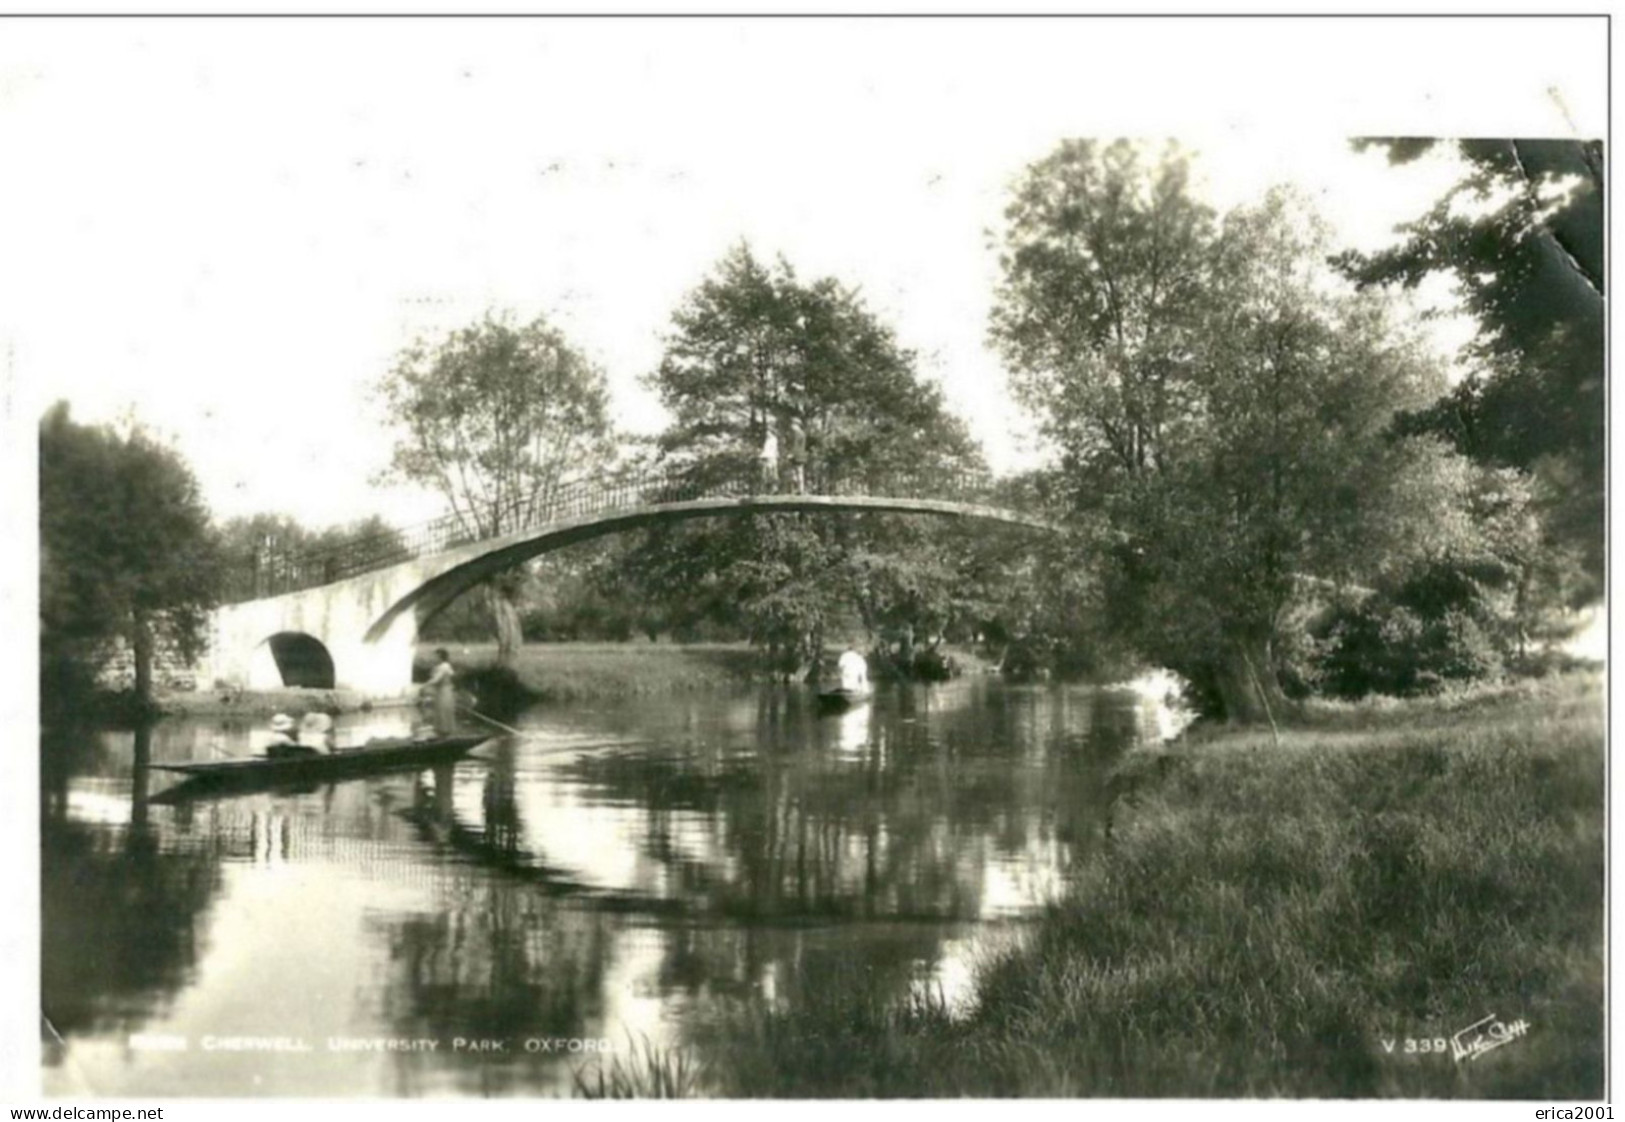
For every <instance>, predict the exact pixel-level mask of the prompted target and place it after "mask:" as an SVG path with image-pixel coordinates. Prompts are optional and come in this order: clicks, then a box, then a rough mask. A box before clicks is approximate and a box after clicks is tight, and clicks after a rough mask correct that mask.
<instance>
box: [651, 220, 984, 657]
mask: <svg viewBox="0 0 1625 1122" xmlns="http://www.w3.org/2000/svg"><path fill="white" fill-rule="evenodd" d="M672 323H673V330H672V332H671V334H670V336H669V338H668V340H667V345H666V354H665V357H664V359H663V361H662V362H661V365H660V367H659V369H658V371H657V372H656V373H655V374H654V376H653V378H652V380H651V381H652V384H653V386H654V388H655V389H656V390H657V391H658V392H659V394H660V398H661V401H662V402H663V403H664V404H665V406H666V408H667V409H668V410H669V411H670V413H671V415H672V418H673V420H672V424H671V425H670V427H669V428H668V429H667V430H666V432H664V433H663V434H662V435H661V436H660V438H659V440H658V442H657V450H658V455H659V457H660V459H661V461H662V462H663V463H664V464H666V465H668V466H669V467H670V468H671V469H672V470H675V471H677V472H679V473H681V474H684V475H687V476H689V477H690V478H692V479H694V480H695V481H697V482H702V483H705V484H707V485H712V484H716V483H719V482H725V481H734V482H742V483H745V484H747V485H749V486H752V487H757V488H761V489H766V490H781V491H806V492H809V493H838V492H849V493H884V490H885V488H887V487H888V486H889V485H891V484H893V483H895V482H896V481H897V480H898V479H899V478H900V477H914V476H923V477H926V478H931V477H940V476H942V475H944V474H947V473H967V472H970V473H975V472H980V471H981V470H982V464H981V458H980V456H979V454H978V451H977V449H976V446H975V444H974V442H973V441H972V440H971V438H970V436H969V434H968V432H967V430H966V428H965V426H964V424H963V423H962V422H960V421H959V420H958V419H957V418H955V417H953V416H951V415H950V414H949V413H948V412H947V410H946V408H945V407H944V405H943V400H942V394H941V391H940V390H939V389H938V388H937V387H936V386H934V385H931V384H930V383H927V382H925V381H923V380H922V379H921V378H920V377H919V375H918V373H917V371H916V368H915V358H914V355H913V354H912V353H911V352H909V351H908V350H906V349H904V348H902V347H901V346H899V345H898V343H897V341H896V338H895V337H894V335H893V334H892V332H891V331H890V330H889V329H888V328H886V327H885V326H883V325H882V324H881V323H880V322H879V321H878V320H877V319H876V318H875V316H874V314H873V313H872V312H871V311H870V310H869V309H868V308H867V307H866V306H865V305H864V304H863V302H862V300H861V298H860V297H859V295H858V294H857V293H856V292H855V291H853V290H851V289H849V288H846V287H844V286H842V285H841V284H840V283H839V282H837V281H836V280H834V279H832V278H823V279H820V280H816V281H812V282H810V283H809V282H804V281H802V280H801V279H799V278H798V277H797V276H796V274H795V271H794V270H793V269H792V268H791V267H790V265H789V264H788V263H787V262H785V261H783V260H780V261H778V262H777V263H775V264H773V265H768V264H765V263H763V262H761V261H760V260H758V259H757V258H756V256H755V255H754V254H753V253H752V252H751V251H750V250H749V248H747V247H744V246H740V247H738V248H736V249H735V250H733V251H732V252H731V253H729V254H728V256H727V257H725V258H724V259H723V261H722V262H721V263H720V264H719V265H718V267H717V269H716V270H715V271H714V272H713V274H712V275H711V276H709V277H708V278H706V279H705V280H704V281H703V282H701V284H700V285H699V287H698V288H696V289H695V290H694V292H692V293H691V294H690V295H689V297H688V298H687V299H686V300H685V301H684V303H683V304H682V306H681V307H680V308H679V309H678V310H677V312H676V313H675V314H674V316H673V319H672ZM932 532H933V531H931V530H930V529H925V528H922V527H920V526H918V525H911V524H910V522H909V520H904V519H897V518H887V517H880V516H862V517H859V516H849V517H842V518H837V517H831V516H816V517H814V516H803V515H795V516H773V517H761V518H755V519H750V520H727V521H725V522H718V523H713V524H708V525H693V526H687V527H680V528H675V529H672V530H669V531H665V532H660V533H655V534H651V535H650V536H649V538H648V539H647V540H646V542H645V544H644V545H643V546H642V547H641V548H640V549H639V550H638V551H636V552H635V553H634V554H633V555H631V556H630V557H629V558H628V564H629V565H631V566H632V568H633V570H634V571H635V572H636V573H637V574H638V580H639V583H641V584H643V585H644V586H645V587H647V588H648V589H650V592H651V595H653V596H656V597H660V598H663V599H666V600H668V601H671V602H673V611H672V613H671V615H672V617H673V618H674V619H687V620H688V621H690V622H692V621H693V620H695V619H696V618H698V617H709V618H712V619H717V620H724V621H726V622H727V623H728V624H729V625H731V626H734V627H737V628H739V629H740V630H741V631H743V632H744V633H746V634H748V635H749V636H750V637H751V638H752V639H753V640H754V641H755V642H757V643H758V644H760V645H761V646H763V647H764V648H766V649H767V651H768V652H769V657H770V659H771V660H773V661H774V662H775V664H776V665H778V666H779V668H780V669H783V670H785V671H787V672H788V671H789V670H791V669H793V668H796V667H799V666H801V665H804V664H805V663H806V662H807V661H808V660H809V659H811V658H813V657H815V656H816V654H817V652H818V651H819V650H820V649H821V647H822V642H823V636H824V634H825V633H826V632H827V631H833V630H837V629H845V630H847V631H849V632H850V631H852V630H855V629H857V628H858V627H862V628H864V629H865V630H868V631H869V632H871V633H874V632H875V631H877V630H879V629H882V628H885V627H886V626H888V625H893V626H909V625H910V623H911V622H912V623H915V624H918V625H919V626H921V627H922V628H923V627H929V626H932V622H931V621H935V620H938V619H940V618H941V617H942V616H943V615H944V614H945V613H946V612H949V611H950V610H951V609H950V608H948V607H947V606H946V605H945V602H944V597H945V595H946V594H945V592H944V582H945V581H946V580H947V574H946V572H945V570H944V569H943V567H942V564H941V559H940V557H939V556H934V555H933V554H934V551H933V548H932V547H931V545H930V543H931V542H932V541H933V540H934V539H933V538H932V537H931V534H932Z"/></svg>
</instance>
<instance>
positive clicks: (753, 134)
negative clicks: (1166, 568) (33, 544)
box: [0, 20, 1605, 524]
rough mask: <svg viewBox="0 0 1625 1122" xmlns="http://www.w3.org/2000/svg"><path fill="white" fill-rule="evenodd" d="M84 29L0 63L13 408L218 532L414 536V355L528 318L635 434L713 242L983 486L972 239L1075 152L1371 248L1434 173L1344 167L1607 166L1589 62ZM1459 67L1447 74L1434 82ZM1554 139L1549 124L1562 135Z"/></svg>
mask: <svg viewBox="0 0 1625 1122" xmlns="http://www.w3.org/2000/svg"><path fill="white" fill-rule="evenodd" d="M1463 26H1464V25H1461V24H1457V25H1454V26H1436V25H1435V23H1434V21H1416V22H1411V23H1406V24H1402V25H1398V26H1397V27H1396V26H1395V25H1393V24H1389V23H1385V22H1383V21H1370V20H1367V21H1345V20H1320V21H1309V22H1303V21H1300V22H1288V23H1283V22H1258V21H1224V22H1214V21H1204V20H1185V21H1117V20H1099V21H1090V20H1065V21H1051V20H1044V21H1016V20H1011V21H998V20H974V21H894V20H888V21H868V22H863V21H797V20H785V21H756V22H751V21H647V20H642V21H618V22H592V21H586V22H581V21H576V22H546V21H526V22H479V21H430V22H419V23H412V22H350V21H336V22H325V23H314V24H313V23H300V22H264V21H249V20H244V21H237V22H167V23H154V22H149V23H142V22H131V23H121V22H80V23H31V24H11V25H8V26H7V27H6V28H5V31H6V34H5V35H4V36H3V37H0V153H4V156H3V159H4V162H5V168H6V170H5V171H4V173H3V176H0V369H4V370H7V372H8V373H9V375H10V385H9V386H8V396H9V400H10V404H11V411H12V413H11V417H10V419H9V422H8V423H11V424H17V425H19V431H21V432H24V433H26V432H28V431H29V430H30V429H31V427H32V425H33V424H34V423H35V421H36V420H37V418H38V416H39V414H40V412H41V411H43V409H44V408H45V407H46V406H47V405H48V404H49V403H50V402H51V401H52V400H55V399H56V398H58V397H65V398H67V399H68V400H69V401H70V402H71V403H72V406H73V410H74V413H75V415H76V416H78V417H79V418H81V419H88V420H101V419H110V418H113V417H115V416H118V415H119V414H121V413H125V412H130V411H133V413H134V415H135V416H137V417H139V418H140V419H141V420H142V421H144V422H146V423H148V424H149V425H152V426H154V427H157V428H158V429H160V430H162V431H163V432H165V433H167V434H169V435H171V436H172V438H173V439H174V441H175V443H176V445H177V446H178V447H179V449H180V450H181V451H182V452H183V454H184V455H185V456H186V457H187V458H188V460H189V461H190V462H191V463H192V464H193V465H194V467H195V468H196V469H197V471H198V473H199V476H200V478H201V479H202V481H203V483H204V488H205V493H206V497H207V499H208V501H209V503H210V505H211V507H212V508H213V509H214V510H215V512H216V513H217V514H218V515H220V516H222V517H229V516H232V515H237V514H247V513H252V512H255V511H259V510H281V511H287V512H289V513H292V514H294V515H296V516H298V517H299V518H301V519H303V520H305V521H307V522H309V523H311V524H325V523H328V522H333V521H339V520H347V519H350V518H355V517H360V516H363V515H365V514H369V513H373V512H378V513H382V514H384V515H385V516H386V517H388V518H391V519H392V520H397V521H399V520H407V519H412V518H419V517H425V516H428V515H430V514H432V513H435V507H434V505H433V504H432V503H425V501H424V500H423V497H421V496H412V495H409V494H404V493H399V492H397V493H393V494H388V493H380V492H379V491H377V490H376V489H374V488H372V487H370V486H369V478H370V477H371V476H372V475H373V474H374V473H375V472H376V471H377V470H378V469H379V468H381V467H382V466H383V464H384V462H385V460H386V458H387V454H388V441H389V437H388V436H387V435H386V434H385V433H383V432H382V431H380V430H379V428H378V426H377V425H376V424H375V423H374V422H373V417H374V416H376V415H377V413H376V409H375V407H374V406H373V405H372V404H370V403H369V401H368V399H367V397H366V393H365V389H366V386H367V384H368V383H369V382H370V381H371V380H373V379H375V378H376V377H377V375H378V374H380V373H381V372H382V371H383V370H385V369H386V368H387V366H388V365H389V362H390V358H391V356H392V355H393V354H394V352H395V351H396V350H398V349H399V348H400V347H401V346H402V345H403V344H405V343H406V342H407V341H408V340H409V339H410V338H411V336H412V335H413V334H414V333H416V332H419V331H433V332H438V331H440V330H443V329H446V328H449V327H452V326H456V325H459V324H461V323H463V322H466V321H468V320H470V319H472V318H475V317H477V316H478V315H479V314H480V313H481V312H482V311H483V310H484V309H485V308H486V307H488V306H498V307H506V308H511V309H513V310H514V311H515V312H516V313H518V314H519V315H521V316H529V315H532V314H534V313H537V312H545V313H547V314H549V315H550V316H551V317H553V318H554V320H555V322H557V323H558V324H559V325H560V326H561V327H562V328H563V329H564V330H565V331H566V332H567V334H568V335H569V336H570V337H571V338H572V339H573V340H574V341H575V342H576V343H577V344H578V345H579V346H580V347H582V348H583V349H584V350H585V351H586V352H587V353H589V354H590V355H592V356H593V357H594V358H595V359H596V360H597V361H598V362H600V363H601V364H602V365H603V366H604V368H605V369H606V370H607V372H608V374H609V377H610V380H611V384H612V386H613V389H614V392H615V400H616V403H617V410H618V415H619V417H620V419H621V422H622V424H623V425H624V426H626V427H627V428H630V429H633V430H641V431H652V430H654V429H657V428H658V427H659V425H660V420H661V418H660V414H659V409H658V406H657V405H656V403H655V402H654V401H653V400H652V398H651V396H650V395H649V394H648V393H647V391H646V390H644V389H643V388H641V386H640V385H639V378H640V376H642V375H644V374H646V373H647V372H648V371H650V370H651V369H652V368H653V367H654V366H655V365H656V364H657V362H658V358H659V355H660V350H661V344H660V337H661V333H662V331H663V330H665V328H666V325H667V322H668V319H669V316H670V313H671V311H672V310H673V308H674V307H675V306H676V305H677V304H678V302H679V300H680V299H681V297H682V296H683V294H684V293H685V292H686V291H688V290H689V289H690V288H692V287H693V286H694V285H695V284H696V283H697V282H698V281H699V280H700V279H701V278H702V277H703V276H704V275H705V274H706V273H707V272H708V271H709V270H710V268H711V267H712V266H713V265H714V263H715V262H716V261H717V259H718V258H720V257H721V256H722V254H723V253H724V252H725V251H726V250H727V249H728V248H729V247H730V246H731V245H732V244H733V243H734V242H736V241H738V240H739V239H741V238H744V239H748V240H749V241H750V242H751V243H752V244H753V246H754V247H755V248H756V250H757V251H758V252H759V253H761V254H762V255H764V256H767V255H772V254H775V253H779V252H782V253H784V254H785V255H786V256H787V257H788V258H789V259H790V261H791V262H792V263H793V264H794V265H795V266H796V268H797V269H798V270H799V271H800V273H801V274H802V275H803V276H804V277H808V278H810V277H813V276H818V275H823V274H826V273H827V274H833V275H835V276H837V277H839V278H841V279H842V280H844V281H847V282H849V283H854V284H857V285H860V286H861V287H862V289H863V291H864V293H865V295H866V297H867V299H868V301H869V303H870V305H871V307H872V308H873V310H874V311H875V312H876V313H877V314H878V315H879V316H880V317H881V318H882V319H883V320H885V321H886V322H887V323H890V324H891V325H893V326H894V327H895V328H896V330H897V332H898V334H899V336H900V338H901V340H902V342H903V343H904V344H905V345H907V346H910V347H913V348H915V349H917V350H918V351H919V352H920V354H921V357H922V368H923V371H924V372H925V373H926V375H927V376H929V377H934V378H937V379H939V380H940V381H941V382H942V384H943V385H944V387H945V389H946V391H947V394H948V399H949V402H950V404H951V406H952V407H953V408H954V409H955V410H956V411H957V412H959V413H960V414H961V415H963V416H965V417H966V418H967V419H968V420H969V421H970V423H971V425H972V428H973V431H975V433H976V434H977V435H978V436H979V437H980V438H981V439H982V441H983V442H984V444H985V445H986V447H987V448H988V451H989V455H990V458H991V459H992V461H993V463H994V465H995V466H996V467H1001V468H1008V467H1012V466H1016V465H1019V464H1022V463H1025V462H1027V461H1028V460H1029V459H1030V457H1031V447H1030V442H1029V441H1028V440H1027V439H1026V437H1025V435H1024V429H1025V428H1026V422H1025V419H1024V418H1023V416H1022V415H1021V414H1020V413H1019V411H1017V410H1016V409H1015V408H1014V406H1013V405H1012V404H1011V402H1010V400H1009V398H1008V394H1007V391H1006V384H1005V377H1004V374H1003V372H1002V370H1001V368H1000V365H999V363H998V361H997V359H996V358H995V357H994V355H993V354H992V353H991V352H990V351H989V350H988V349H987V347H986V344H985V333H986V323H987V311H988V307H989V303H990V299H991V293H992V289H993V285H994V282H995V280H996V273H997V269H996V255H995V252H994V250H993V249H992V248H991V247H990V241H989V232H990V231H993V230H996V228H997V227H998V223H999V219H1000V212H1001V209H1002V207H1003V205H1004V202H1005V194H1006V190H1007V188H1008V186H1009V184H1010V183H1011V181H1012V180H1013V179H1014V178H1015V177H1016V176H1017V175H1018V174H1019V173H1020V172H1021V170H1022V169H1023V167H1024V166H1026V165H1027V164H1028V163H1030V162H1031V161H1033V160H1036V159H1038V158H1040V157H1042V156H1043V155H1045V154H1046V153H1047V152H1049V151H1050V150H1051V149H1052V148H1053V146H1054V145H1055V143H1056V142H1057V141H1058V140H1059V139H1060V138H1062V137H1065V136H1088V135H1095V136H1102V137H1110V136H1116V135H1134V136H1153V137H1160V136H1167V135H1177V136H1178V137H1179V138H1181V140H1182V141H1184V142H1185V143H1187V144H1188V145H1189V146H1191V147H1193V148H1195V149H1196V150H1197V151H1198V152H1199V153H1200V154H1201V163H1200V164H1199V168H1200V171H1201V173H1202V174H1203V175H1204V176H1205V178H1206V184H1205V190H1206V192H1207V193H1208V195H1209V197H1210V199H1211V200H1212V201H1214V202H1215V203H1217V204H1219V205H1221V206H1225V205H1231V204H1234V203H1236V202H1241V201H1246V200H1248V199H1250V198H1254V197H1256V196H1257V195H1258V194H1259V193H1260V192H1261V191H1262V190H1263V189H1264V188H1265V187H1266V186H1267V185H1268V184H1270V183H1272V182H1277V181H1290V182H1295V183H1297V184H1298V185H1300V186H1301V187H1302V188H1304V189H1305V190H1306V191H1308V192H1309V193H1310V194H1311V195H1312V196H1314V197H1316V198H1317V199H1318V200H1319V201H1320V203H1321V205H1322V207H1323V209H1324V211H1325V213H1326V215H1327V217H1328V218H1330V219H1331V221H1332V222H1333V224H1334V226H1335V228H1336V229H1337V231H1338V232H1339V235H1340V237H1341V238H1342V239H1343V240H1344V241H1345V242H1346V244H1350V245H1354V246H1358V247H1362V248H1371V247H1374V246H1376V245H1378V244H1380V243H1381V242H1382V241H1383V240H1384V239H1385V238H1386V237H1387V236H1388V232H1389V230H1390V229H1391V227H1392V225H1393V224H1394V223H1395V222H1396V221H1399V220H1401V219H1403V218H1406V217H1409V216H1412V215H1414V214H1416V213H1419V212H1420V211H1421V210H1422V209H1423V207H1424V206H1425V205H1426V204H1427V202H1428V201H1430V200H1431V199H1432V198H1434V197H1435V196H1436V195H1437V193H1438V192H1439V190H1440V189H1441V188H1442V186H1443V185H1444V184H1445V183H1446V182H1448V181H1449V169H1448V168H1443V169H1441V168H1440V167H1438V166H1433V167H1431V168H1430V167H1424V166H1418V167H1414V168H1411V169H1402V170H1394V169H1390V168H1388V167H1387V166H1386V164H1385V162H1384V160H1383V158H1382V157H1381V156H1380V155H1378V154H1367V155H1356V154H1354V153H1352V152H1351V151H1350V150H1349V148H1348V145H1347V142H1346V138H1347V137H1348V136H1350V135H1357V134H1361V133H1392V132H1402V133H1452V134H1465V133H1476V134H1479V135H1574V134H1575V132H1576V131H1578V132H1579V133H1580V134H1582V135H1585V136H1594V135H1600V134H1601V132H1602V129H1603V112H1604V100H1603V98H1604V94H1603V79H1604V75H1605V69H1604V65H1603V52H1604V49H1605V41H1604V34H1603V31H1602V28H1601V25H1600V24H1598V23H1596V22H1583V23H1582V22H1577V21H1566V22H1565V21H1558V20H1551V21H1512V20H1505V21H1479V22H1475V23H1473V24H1472V25H1471V26H1472V29H1473V30H1472V37H1473V38H1472V49H1471V51H1470V52H1461V51H1460V47H1461V42H1462V36H1461V28H1462V27H1463ZM1441 43H1445V44H1448V47H1449V49H1454V50H1456V51H1457V52H1458V53H1461V54H1463V55H1467V56H1470V58H1463V59H1458V62H1461V63H1462V64H1463V65H1464V67H1465V71H1464V73H1461V74H1452V72H1451V71H1450V68H1449V66H1448V65H1445V66H1444V67H1443V69H1441V60H1444V61H1445V62H1448V58H1447V55H1448V51H1447V50H1446V49H1443V48H1441ZM1571 121H1572V123H1571Z"/></svg>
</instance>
